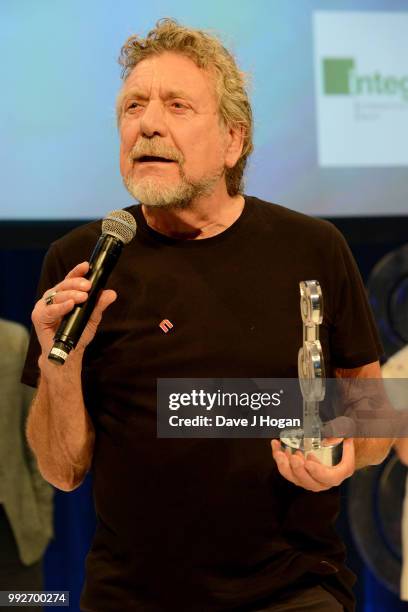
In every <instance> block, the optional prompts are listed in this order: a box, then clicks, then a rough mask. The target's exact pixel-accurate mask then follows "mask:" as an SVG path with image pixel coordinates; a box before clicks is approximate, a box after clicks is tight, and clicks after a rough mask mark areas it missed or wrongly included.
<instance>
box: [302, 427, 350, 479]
mask: <svg viewBox="0 0 408 612" xmlns="http://www.w3.org/2000/svg"><path fill="white" fill-rule="evenodd" d="M305 469H306V470H307V472H308V473H309V474H310V475H311V476H312V477H313V478H314V479H316V480H318V481H320V482H322V483H324V484H326V485H330V486H338V485H339V484H340V483H341V482H343V480H345V479H346V478H349V477H350V476H351V475H352V474H353V473H354V470H355V456H354V443H353V440H352V438H348V439H347V440H344V442H343V455H342V458H341V461H340V463H338V464H337V465H334V466H330V467H328V466H326V465H323V464H321V463H320V461H319V460H318V459H317V457H315V456H314V455H313V454H309V455H308V456H307V458H306V461H305Z"/></svg>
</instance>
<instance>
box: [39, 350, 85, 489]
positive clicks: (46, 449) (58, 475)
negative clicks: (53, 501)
mask: <svg viewBox="0 0 408 612" xmlns="http://www.w3.org/2000/svg"><path fill="white" fill-rule="evenodd" d="M39 363H40V369H41V379H40V385H39V388H38V392H37V395H36V397H35V398H34V401H33V403H32V406H31V410H30V414H29V417H28V421H27V438H28V442H29V444H30V447H31V448H32V450H33V452H34V454H35V456H36V459H37V462H38V467H39V470H40V472H41V474H42V476H43V477H44V478H45V479H46V480H47V481H48V482H50V483H51V484H53V485H54V486H55V487H57V488H59V489H62V490H64V491H70V490H72V489H74V488H76V487H77V486H78V485H79V484H80V483H81V482H82V480H83V479H84V476H85V474H86V472H87V471H88V470H89V467H90V465H91V461H92V453H93V446H94V439H95V433H94V429H93V426H92V422H91V420H90V417H89V415H88V412H87V410H86V408H85V405H84V400H83V395H82V386H81V364H80V360H79V358H78V357H77V356H75V355H72V359H69V360H67V362H66V364H65V365H64V366H58V365H55V364H53V363H49V362H48V363H47V360H46V359H44V358H43V357H41V358H40V362H39Z"/></svg>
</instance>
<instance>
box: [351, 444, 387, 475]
mask: <svg viewBox="0 0 408 612" xmlns="http://www.w3.org/2000/svg"><path fill="white" fill-rule="evenodd" d="M393 442H394V440H393V439H390V438H354V452H355V461H356V469H357V470H358V469H360V468H363V467H367V466H369V465H378V464H379V463H381V462H382V461H384V459H385V458H386V457H387V455H388V453H389V452H390V449H391V447H392V445H393Z"/></svg>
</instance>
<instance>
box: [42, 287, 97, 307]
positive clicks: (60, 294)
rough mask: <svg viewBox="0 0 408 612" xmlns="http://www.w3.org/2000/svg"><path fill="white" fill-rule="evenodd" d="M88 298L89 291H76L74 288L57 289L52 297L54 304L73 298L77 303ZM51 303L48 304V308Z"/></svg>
mask: <svg viewBox="0 0 408 612" xmlns="http://www.w3.org/2000/svg"><path fill="white" fill-rule="evenodd" d="M87 298H88V292H87V291H76V290H74V289H70V290H66V291H57V292H56V294H55V295H54V296H53V298H52V304H53V305H54V304H62V303H63V302H66V301H67V300H73V301H74V302H75V304H77V303H81V302H85V300H86V299H87ZM50 306H51V304H46V308H49V307H50Z"/></svg>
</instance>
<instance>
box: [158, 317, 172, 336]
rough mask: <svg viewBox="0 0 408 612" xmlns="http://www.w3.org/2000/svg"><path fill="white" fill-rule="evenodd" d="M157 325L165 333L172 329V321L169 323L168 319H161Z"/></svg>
mask: <svg viewBox="0 0 408 612" xmlns="http://www.w3.org/2000/svg"><path fill="white" fill-rule="evenodd" d="M159 327H160V329H162V330H163V331H164V333H165V334H167V332H169V331H170V330H171V329H172V327H173V323H171V322H170V321H169V320H168V319H163V321H162V322H161V323H159Z"/></svg>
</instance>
